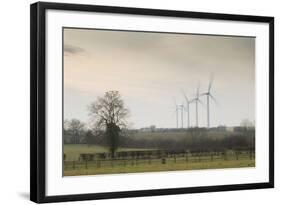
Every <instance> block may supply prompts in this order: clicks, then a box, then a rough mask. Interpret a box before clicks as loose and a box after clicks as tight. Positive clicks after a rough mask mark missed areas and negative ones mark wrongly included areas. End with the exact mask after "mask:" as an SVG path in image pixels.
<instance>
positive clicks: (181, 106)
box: [178, 104, 184, 128]
mask: <svg viewBox="0 0 281 205" xmlns="http://www.w3.org/2000/svg"><path fill="white" fill-rule="evenodd" d="M178 107H179V109H180V111H181V128H183V109H184V106H183V104H181V105H178Z"/></svg>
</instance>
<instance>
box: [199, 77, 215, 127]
mask: <svg viewBox="0 0 281 205" xmlns="http://www.w3.org/2000/svg"><path fill="white" fill-rule="evenodd" d="M213 81H214V79H213V77H211V79H210V81H209V86H208V90H207V92H205V93H202V94H201V96H204V95H206V96H207V127H208V128H210V98H212V100H213V101H214V102H215V104H216V105H218V102H217V100H216V98H215V97H214V96H213V95H212V94H211V88H212V85H213Z"/></svg>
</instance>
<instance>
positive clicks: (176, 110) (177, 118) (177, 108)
mask: <svg viewBox="0 0 281 205" xmlns="http://www.w3.org/2000/svg"><path fill="white" fill-rule="evenodd" d="M174 104H175V107H176V109H175V112H176V127H177V128H179V113H178V112H179V106H178V105H177V102H176V100H175V99H174Z"/></svg>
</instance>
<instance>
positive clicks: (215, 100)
mask: <svg viewBox="0 0 281 205" xmlns="http://www.w3.org/2000/svg"><path fill="white" fill-rule="evenodd" d="M210 97H211V98H212V100H213V101H214V102H215V104H216V105H217V106H220V103H219V102H218V101H217V99H216V98H215V97H214V96H213V95H211V94H210Z"/></svg>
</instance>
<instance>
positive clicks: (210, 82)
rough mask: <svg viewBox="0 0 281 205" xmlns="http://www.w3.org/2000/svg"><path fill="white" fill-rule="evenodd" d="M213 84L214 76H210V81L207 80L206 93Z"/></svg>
mask: <svg viewBox="0 0 281 205" xmlns="http://www.w3.org/2000/svg"><path fill="white" fill-rule="evenodd" d="M213 82H214V75H213V74H212V75H211V76H210V80H209V86H208V92H210V90H211V88H212V85H213Z"/></svg>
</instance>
